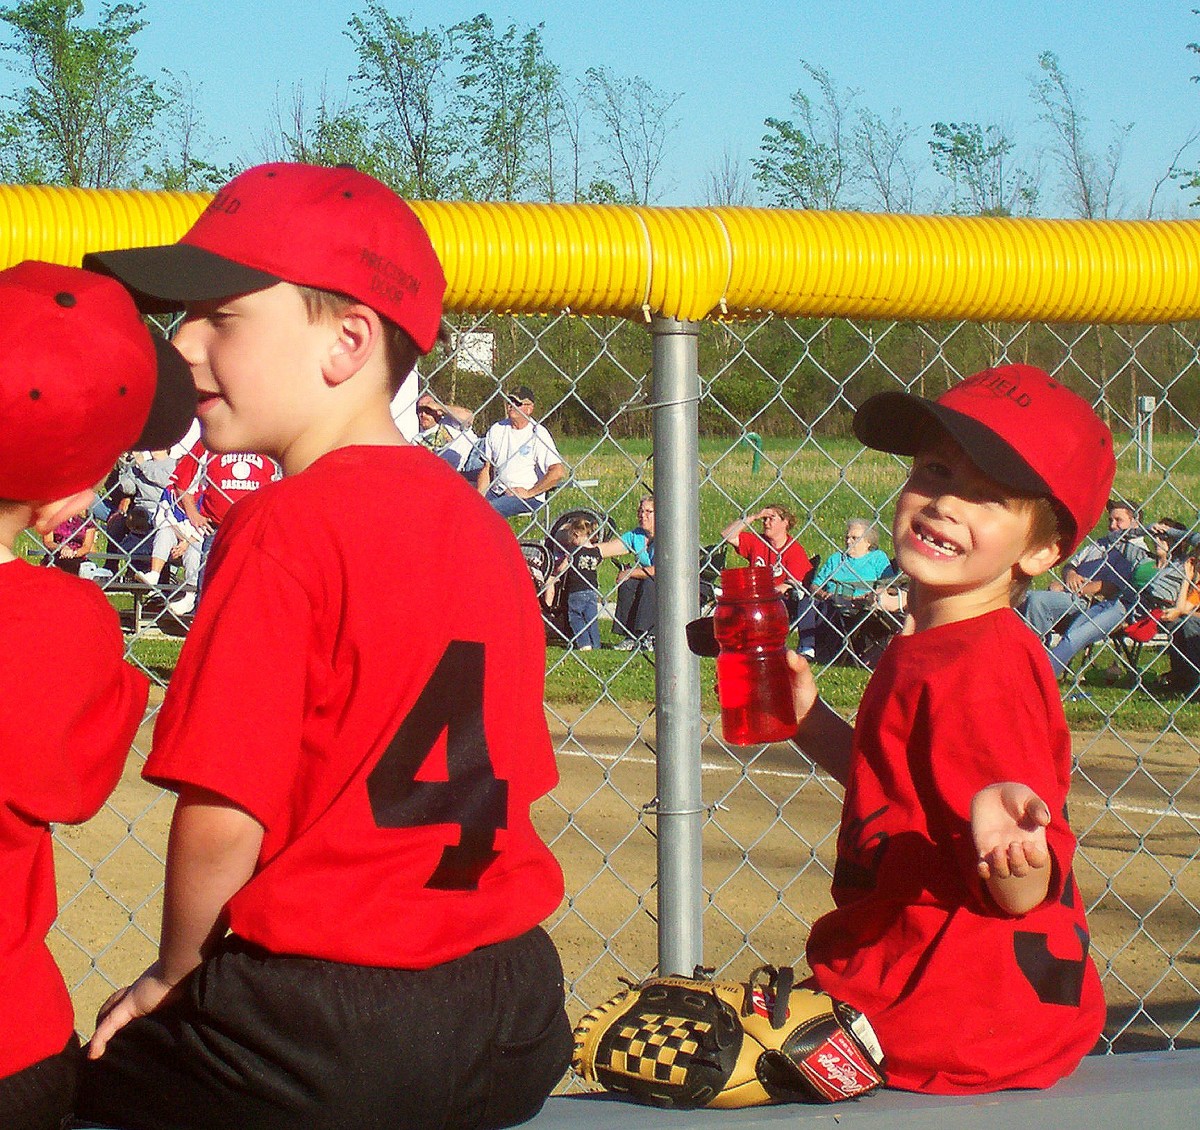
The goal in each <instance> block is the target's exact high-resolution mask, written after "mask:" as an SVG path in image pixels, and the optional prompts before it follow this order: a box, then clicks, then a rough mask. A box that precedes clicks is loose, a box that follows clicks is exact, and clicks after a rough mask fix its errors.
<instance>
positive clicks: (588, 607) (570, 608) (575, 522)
mask: <svg viewBox="0 0 1200 1130" xmlns="http://www.w3.org/2000/svg"><path fill="white" fill-rule="evenodd" d="M597 529H598V527H597V525H596V523H595V522H593V521H592V519H591V518H584V517H579V518H574V519H572V520H571V521H570V522H568V523H567V528H566V530H565V531H563V533H564V535H565V537H566V542H567V552H566V553H564V554H563V556H562V560H561V561H559V562H558V564H557V565H556V566H555V568H554V571H553V572H552V573H551V574H550V577H549V580H548V582H547V585H546V592H545V594H544V596H543V600H544V601H545V602H546V603H547V604H552V603H553V602H554V594H555V590H556V588H557V586H558V584H559V583H561V584H562V587H563V592H564V593H565V595H566V598H567V624H568V626H569V627H570V629H571V646H572V647H576V648H578V649H579V650H580V651H591V650H592V649H593V648H595V649H596V650H599V648H600V605H599V588H598V582H597V579H596V571H597V570H598V569H599V567H600V562H601V561H602V560H603V558H604V555H603V553H602V552H601V549H600V546H598V545H597V544H596V531H597Z"/></svg>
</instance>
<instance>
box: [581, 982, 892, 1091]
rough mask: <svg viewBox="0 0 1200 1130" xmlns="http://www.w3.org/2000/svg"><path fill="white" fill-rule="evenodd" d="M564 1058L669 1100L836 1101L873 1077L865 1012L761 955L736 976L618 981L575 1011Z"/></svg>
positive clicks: (617, 1085)
mask: <svg viewBox="0 0 1200 1130" xmlns="http://www.w3.org/2000/svg"><path fill="white" fill-rule="evenodd" d="M696 972H697V973H699V972H700V970H697V971H696ZM573 1065H574V1068H575V1070H576V1072H578V1074H579V1075H580V1076H581V1077H582V1078H584V1079H586V1080H588V1081H590V1082H596V1083H599V1084H600V1085H601V1086H603V1087H604V1088H605V1089H607V1090H609V1091H615V1092H619V1093H621V1094H624V1095H627V1096H628V1097H629V1098H631V1099H633V1100H635V1101H637V1102H642V1103H647V1104H649V1105H651V1106H661V1107H674V1108H677V1109H691V1108H695V1107H742V1106H760V1105H763V1104H765V1103H778V1102H838V1101H840V1100H841V1099H850V1098H856V1097H858V1096H859V1095H865V1094H867V1093H869V1092H870V1091H873V1090H875V1089H876V1088H877V1087H879V1086H881V1085H882V1084H883V1081H884V1078H883V1052H882V1051H881V1049H880V1047H879V1043H878V1041H877V1040H876V1038H875V1033H874V1032H873V1031H872V1029H871V1025H870V1024H869V1023H868V1022H867V1019H866V1017H864V1016H863V1015H862V1014H861V1013H860V1012H858V1011H857V1010H856V1009H853V1008H851V1007H850V1006H849V1005H846V1004H843V1003H841V1002H840V1001H835V1000H834V999H833V998H832V997H830V996H828V995H827V994H825V993H822V992H819V991H815V990H812V989H807V988H797V987H794V986H793V973H792V970H791V969H790V968H788V967H784V968H782V969H775V968H774V967H773V966H770V965H764V966H762V967H760V968H759V969H756V970H755V971H754V972H753V973H752V974H751V975H750V979H749V981H747V982H745V983H743V984H734V983H729V982H721V981H710V980H706V979H704V978H702V977H698V976H697V977H652V978H650V979H649V980H647V981H643V982H642V983H641V984H640V985H630V986H629V987H628V988H626V989H624V990H623V991H622V992H620V993H618V994H617V995H616V996H615V997H613V998H612V999H611V1000H609V1001H606V1002H605V1003H604V1004H602V1005H600V1006H599V1007H598V1008H594V1009H592V1011H591V1012H589V1013H588V1014H587V1015H586V1016H584V1017H583V1019H581V1020H580V1022H579V1024H578V1025H577V1026H576V1028H575V1055H574V1060H573Z"/></svg>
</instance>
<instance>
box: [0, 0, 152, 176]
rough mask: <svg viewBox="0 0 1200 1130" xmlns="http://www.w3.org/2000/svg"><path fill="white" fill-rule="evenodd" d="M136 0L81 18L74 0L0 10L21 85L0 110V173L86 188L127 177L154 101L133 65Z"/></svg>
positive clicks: (138, 157) (141, 150) (142, 150)
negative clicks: (90, 19) (86, 20)
mask: <svg viewBox="0 0 1200 1130" xmlns="http://www.w3.org/2000/svg"><path fill="white" fill-rule="evenodd" d="M142 7H143V6H142V5H141V4H129V3H117V4H112V3H109V4H105V5H104V7H103V8H102V9H101V12H100V20H99V23H98V24H97V25H96V26H94V27H85V26H83V25H82V24H81V22H80V21H81V19H82V17H83V2H82V0H21V2H20V3H17V4H14V5H12V6H10V7H6V8H0V21H3V23H4V24H6V25H7V28H8V32H9V35H10V37H11V38H10V39H9V41H8V42H5V43H4V44H0V47H2V48H3V50H5V51H6V52H8V53H9V58H10V63H11V66H12V69H13V70H14V72H15V73H16V74H17V75H18V76H19V78H20V80H22V81H24V82H25V84H26V85H25V86H24V87H23V88H22V89H20V90H18V91H17V92H16V93H15V94H11V95H8V96H6V97H7V99H8V101H10V102H11V103H12V104H13V105H14V107H15V108H14V109H11V110H8V111H6V112H4V113H3V114H0V174H2V175H4V176H5V177H7V178H9V179H19V180H22V181H30V182H42V183H51V184H67V185H72V186H75V187H87V188H119V187H129V186H131V185H133V184H135V183H137V178H138V176H139V174H141V173H142V171H143V168H144V164H143V163H144V161H145V159H146V158H147V156H148V155H149V154H150V152H151V150H152V148H153V145H154V136H153V127H154V122H155V118H156V116H157V114H158V112H159V110H160V109H161V107H162V105H163V99H162V97H161V95H160V94H159V93H158V90H157V89H156V88H155V84H154V82H153V81H152V80H151V79H149V78H147V77H145V76H144V75H142V74H140V73H139V72H138V71H137V67H136V63H137V50H136V48H135V47H134V46H133V40H134V38H135V37H136V36H137V34H138V32H140V31H141V30H142V29H143V28H144V27H145V26H146V21H145V20H143V19H142V18H141V12H142Z"/></svg>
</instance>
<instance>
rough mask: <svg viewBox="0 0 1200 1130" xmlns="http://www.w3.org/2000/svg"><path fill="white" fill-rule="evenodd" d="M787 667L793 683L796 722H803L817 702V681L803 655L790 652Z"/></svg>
mask: <svg viewBox="0 0 1200 1130" xmlns="http://www.w3.org/2000/svg"><path fill="white" fill-rule="evenodd" d="M787 665H788V674H789V676H790V677H791V682H792V703H793V705H794V706H795V708H796V721H797V722H803V721H804V719H805V718H806V717H808V712H809V711H810V710H812V708H813V704H814V703H815V702H816V701H817V680H816V679H815V678H814V677H813V673H812V668H811V667H810V666H809V665H808V660H807V659H805V658H804V656H803V655H799V654H797V653H796V652H794V651H789V652H788V653H787Z"/></svg>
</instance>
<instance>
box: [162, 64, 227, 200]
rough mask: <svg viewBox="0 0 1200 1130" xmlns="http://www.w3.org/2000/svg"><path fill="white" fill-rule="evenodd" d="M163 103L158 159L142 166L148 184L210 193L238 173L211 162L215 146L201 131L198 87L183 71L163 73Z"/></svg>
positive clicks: (165, 71)
mask: <svg viewBox="0 0 1200 1130" xmlns="http://www.w3.org/2000/svg"><path fill="white" fill-rule="evenodd" d="M163 75H164V79H163V82H164V85H165V89H166V104H165V105H164V107H163V109H162V113H161V117H160V119H159V120H160V122H163V121H165V122H166V132H165V135H164V137H163V138H162V140H161V143H160V146H159V150H158V153H157V159H156V160H155V161H154V162H152V163H150V164H147V165H146V166H145V168H144V169H143V179H144V181H145V183H146V184H147V185H150V186H152V187H154V188H161V189H165V190H167V191H168V192H213V191H215V190H216V189H218V188H220V187H221V185H223V184H224V183H225V182H226V181H228V180H230V179H231V178H232V177H233V176H234V175H235V174H236V173H237V171H238V169H237V166H235V165H217V164H215V163H214V162H213V161H212V160H211V149H212V147H213V146H214V145H215V144H219V142H214V141H212V140H211V139H209V138H208V137H207V135H206V133H205V130H204V122H203V117H202V115H201V113H200V108H199V105H198V97H199V93H200V91H199V88H198V87H197V86H195V85H194V84H193V83H192V80H191V77H190V76H189V75H188V74H187V72H186V71H184V72H183V73H181V74H178V75H177V74H175V73H174V72H172V71H167V70H164V71H163Z"/></svg>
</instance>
